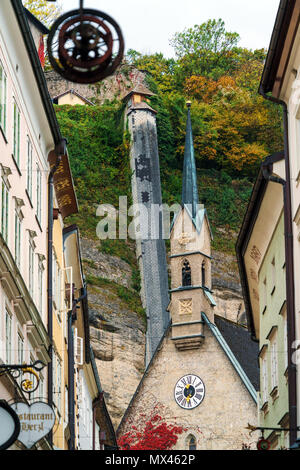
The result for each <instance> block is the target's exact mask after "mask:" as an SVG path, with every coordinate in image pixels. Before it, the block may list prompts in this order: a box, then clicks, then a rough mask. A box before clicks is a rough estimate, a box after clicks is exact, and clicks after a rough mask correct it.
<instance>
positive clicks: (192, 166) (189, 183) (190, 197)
mask: <svg viewBox="0 0 300 470" xmlns="http://www.w3.org/2000/svg"><path fill="white" fill-rule="evenodd" d="M187 108H188V115H187V123H186V137H185V149H184V163H183V181H182V197H181V203H182V205H183V206H184V205H189V206H190V207H191V209H192V217H193V218H195V217H196V214H197V205H198V204H199V197H198V187H197V171H196V163H195V155H194V142H193V131H192V122H191V102H190V101H188V102H187Z"/></svg>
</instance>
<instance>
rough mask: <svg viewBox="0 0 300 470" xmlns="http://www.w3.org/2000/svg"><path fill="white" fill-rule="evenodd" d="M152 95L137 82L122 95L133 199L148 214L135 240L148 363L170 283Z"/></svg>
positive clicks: (165, 317) (165, 318)
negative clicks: (125, 111)
mask: <svg viewBox="0 0 300 470" xmlns="http://www.w3.org/2000/svg"><path fill="white" fill-rule="evenodd" d="M152 95H153V93H151V92H150V91H149V90H148V89H147V88H146V87H144V86H143V85H137V86H136V87H135V88H134V89H133V90H131V91H130V92H129V93H128V94H127V95H126V96H125V97H124V98H123V100H124V101H125V102H126V104H127V124H128V129H129V132H130V134H131V140H132V142H131V157H130V164H131V170H132V197H133V203H134V204H135V205H140V206H141V205H142V206H143V207H142V209H143V210H142V212H143V213H144V214H145V216H146V218H148V220H147V221H146V223H145V224H143V223H141V224H140V225H141V226H142V225H143V233H142V234H141V236H140V237H139V238H138V239H137V240H136V250H137V257H138V263H139V268H140V272H141V279H142V286H141V287H142V288H141V297H142V302H143V306H144V308H145V309H146V314H147V336H146V366H147V365H148V363H149V361H150V360H151V358H152V356H153V354H154V352H155V350H156V348H157V346H158V344H159V342H160V341H161V338H162V336H163V335H164V333H165V331H166V329H167V327H168V324H169V313H168V311H167V307H168V304H169V292H168V289H169V283H168V268H167V259H166V248H165V241H164V239H163V234H162V213H161V212H160V209H159V210H158V214H156V215H157V217H156V216H155V211H154V212H153V209H155V208H156V209H157V208H160V207H161V204H162V198H161V183H160V166H159V155H158V143H157V129H156V114H157V113H156V111H155V110H154V109H153V108H151V106H150V104H149V103H150V100H149V98H150V97H151V96H152ZM153 214H154V217H153ZM150 219H151V222H150ZM144 221H145V220H144ZM145 226H147V229H146V232H147V233H145Z"/></svg>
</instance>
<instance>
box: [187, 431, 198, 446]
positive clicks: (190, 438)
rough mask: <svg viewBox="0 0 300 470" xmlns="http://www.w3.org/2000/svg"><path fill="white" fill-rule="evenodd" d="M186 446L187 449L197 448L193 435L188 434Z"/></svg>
mask: <svg viewBox="0 0 300 470" xmlns="http://www.w3.org/2000/svg"><path fill="white" fill-rule="evenodd" d="M187 447H188V450H197V441H196V438H195V436H193V435H192V434H190V435H189V436H188V438H187Z"/></svg>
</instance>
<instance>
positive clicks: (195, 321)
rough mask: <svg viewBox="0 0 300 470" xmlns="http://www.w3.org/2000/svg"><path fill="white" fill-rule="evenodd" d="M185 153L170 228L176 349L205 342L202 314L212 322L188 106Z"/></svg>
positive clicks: (207, 250)
mask: <svg viewBox="0 0 300 470" xmlns="http://www.w3.org/2000/svg"><path fill="white" fill-rule="evenodd" d="M187 107H188V115H187V125H186V141H185V152H184V167H183V182H182V199H181V205H182V210H181V212H180V213H178V214H177V216H176V217H175V219H174V222H173V226H172V229H171V256H170V259H171V279H172V285H171V291H170V292H171V302H170V305H169V311H170V314H171V318H172V340H173V341H174V343H175V346H176V348H177V349H179V350H185V349H197V348H199V347H200V346H201V344H202V342H203V341H204V334H203V320H202V312H204V313H205V314H206V316H207V317H208V318H209V319H211V320H213V307H214V306H215V302H214V300H213V298H212V293H211V261H212V257H211V240H212V232H211V229H210V225H209V220H208V216H207V212H206V209H205V208H204V206H203V205H200V204H199V197H198V187H197V172H196V163H195V156H194V145H193V133H192V124H191V112H190V107H191V103H190V102H188V103H187Z"/></svg>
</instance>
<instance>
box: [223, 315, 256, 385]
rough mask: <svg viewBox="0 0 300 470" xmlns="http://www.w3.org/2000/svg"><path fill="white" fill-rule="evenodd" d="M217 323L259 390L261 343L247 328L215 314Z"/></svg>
mask: <svg viewBox="0 0 300 470" xmlns="http://www.w3.org/2000/svg"><path fill="white" fill-rule="evenodd" d="M215 324H216V326H217V327H218V329H219V331H220V332H221V334H222V336H223V338H224V339H225V341H226V342H227V344H228V346H229V347H230V349H231V351H232V352H233V354H234V356H235V357H236V359H237V360H238V362H239V363H240V365H241V367H242V368H243V370H244V371H245V373H246V375H247V377H248V378H249V380H250V382H251V383H252V385H253V387H254V388H255V390H259V366H258V354H259V345H258V343H257V342H255V341H253V340H252V339H251V335H250V332H249V331H248V330H247V328H245V327H243V326H241V325H238V324H237V323H234V322H232V321H230V320H227V319H226V318H222V317H219V316H217V315H215Z"/></svg>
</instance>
